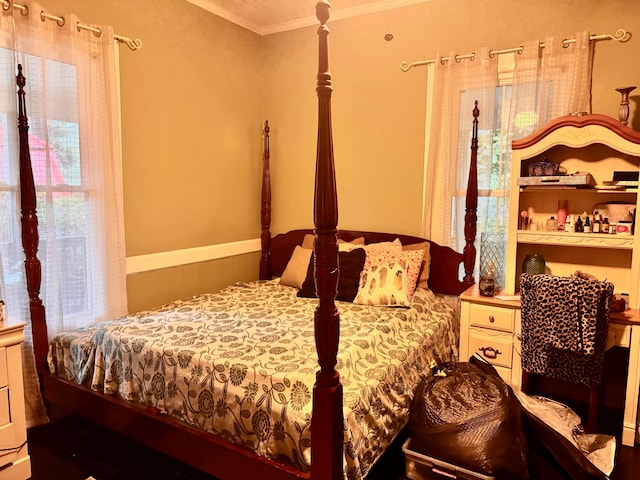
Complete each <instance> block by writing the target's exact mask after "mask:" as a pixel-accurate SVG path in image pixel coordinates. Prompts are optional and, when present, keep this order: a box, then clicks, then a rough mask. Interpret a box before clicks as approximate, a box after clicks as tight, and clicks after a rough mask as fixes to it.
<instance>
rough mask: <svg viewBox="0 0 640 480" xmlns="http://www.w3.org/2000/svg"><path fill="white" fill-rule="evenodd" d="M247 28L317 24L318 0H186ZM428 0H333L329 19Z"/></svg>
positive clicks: (278, 29)
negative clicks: (316, 8) (316, 7)
mask: <svg viewBox="0 0 640 480" xmlns="http://www.w3.org/2000/svg"><path fill="white" fill-rule="evenodd" d="M187 1H188V2H190V3H193V4H194V5H197V6H199V7H201V8H203V9H205V10H207V11H209V12H211V13H214V14H216V15H218V16H220V17H223V18H226V19H227V20H229V21H231V22H233V23H236V24H238V25H240V26H242V27H244V28H246V29H248V30H251V31H253V32H256V33H259V34H260V35H268V34H270V33H276V32H283V31H286V30H293V29H296V28H301V27H307V26H309V25H317V24H318V20H317V19H316V17H315V11H316V10H315V5H316V3H317V0H187ZM426 1H429V0H333V1H331V2H330V3H331V19H333V20H337V19H340V18H347V17H354V16H358V15H365V14H367V13H373V12H380V11H383V10H389V9H394V8H397V7H401V6H405V5H412V4H416V3H423V2H426Z"/></svg>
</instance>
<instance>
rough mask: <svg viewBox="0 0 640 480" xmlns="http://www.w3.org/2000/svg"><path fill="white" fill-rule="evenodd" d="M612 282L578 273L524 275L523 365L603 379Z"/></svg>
mask: <svg viewBox="0 0 640 480" xmlns="http://www.w3.org/2000/svg"><path fill="white" fill-rule="evenodd" d="M612 298H613V284H612V283H610V282H607V281H599V280H592V279H588V278H585V277H583V276H580V275H572V276H568V277H559V276H554V275H547V274H541V275H530V274H527V273H523V274H522V275H521V277H520V302H521V313H522V370H523V371H524V372H528V373H535V374H538V375H544V376H546V377H551V378H556V379H559V380H564V381H568V382H574V383H581V384H584V385H587V386H589V387H593V386H596V385H599V384H600V383H601V381H602V375H603V370H604V352H605V346H606V340H607V332H608V328H609V311H610V308H611V300H612Z"/></svg>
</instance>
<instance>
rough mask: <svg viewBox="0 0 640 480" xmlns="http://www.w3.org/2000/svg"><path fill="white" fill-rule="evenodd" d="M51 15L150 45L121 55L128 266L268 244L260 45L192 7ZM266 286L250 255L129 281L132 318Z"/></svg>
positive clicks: (176, 4) (76, 7) (66, 1)
mask: <svg viewBox="0 0 640 480" xmlns="http://www.w3.org/2000/svg"><path fill="white" fill-rule="evenodd" d="M41 5H42V6H43V7H44V8H45V9H46V11H47V12H48V13H52V14H55V15H64V14H65V13H67V12H73V13H74V14H76V15H77V16H78V17H79V19H80V20H81V21H82V22H84V23H87V24H106V25H112V26H113V27H114V31H115V33H117V34H121V35H125V36H129V37H132V38H140V39H141V40H142V42H143V47H142V49H140V50H138V51H136V52H133V51H131V50H129V49H128V48H127V47H125V46H122V45H121V46H120V47H119V55H120V80H121V96H122V136H123V175H124V215H125V231H126V247H127V256H129V257H130V256H136V255H143V254H152V253H156V252H164V251H172V250H177V249H187V248H191V247H200V246H207V245H215V244H220V243H226V242H234V241H240V240H248V239H255V238H257V237H259V236H260V213H259V205H260V189H261V183H260V182H261V173H262V125H263V122H264V120H263V114H262V112H263V106H262V98H263V95H262V90H261V72H262V64H261V62H262V55H261V50H262V47H261V45H262V43H263V40H262V38H261V37H260V36H259V35H257V34H255V33H253V32H249V31H247V30H245V29H243V28H241V27H239V26H237V25H234V24H232V23H230V22H228V21H226V20H223V19H221V18H219V17H216V16H214V15H211V14H209V13H208V12H206V11H204V10H202V9H201V8H199V7H196V6H194V5H192V4H191V3H188V2H186V1H177V0H135V1H130V0H42V2H41ZM244 257H247V258H252V259H255V262H251V264H250V265H248V262H247V260H246V258H244ZM189 273H192V274H193V275H192V276H190V277H189V275H188V274H189ZM257 275H258V261H257V257H256V256H255V255H254V254H251V255H247V256H238V257H232V258H231V259H225V260H219V261H212V262H206V263H202V264H197V265H190V266H186V267H182V268H170V269H166V270H159V271H151V272H145V273H143V274H139V275H134V276H129V278H128V282H127V284H128V295H129V310H130V311H136V310H139V309H141V308H148V307H151V306H155V305H158V304H161V303H164V302H166V301H169V300H171V299H173V298H174V295H175V292H178V293H179V295H190V294H195V293H199V292H202V291H211V290H217V289H219V288H221V287H222V286H224V285H225V283H226V284H228V283H230V282H232V281H236V280H250V279H255V278H257ZM188 277H189V280H187V278H188ZM172 291H173V292H174V293H172Z"/></svg>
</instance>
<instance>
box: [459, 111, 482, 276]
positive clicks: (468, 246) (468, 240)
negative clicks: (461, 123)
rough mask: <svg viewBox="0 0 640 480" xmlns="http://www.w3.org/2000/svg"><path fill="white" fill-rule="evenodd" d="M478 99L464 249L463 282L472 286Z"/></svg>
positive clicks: (476, 194) (474, 121) (476, 192)
mask: <svg viewBox="0 0 640 480" xmlns="http://www.w3.org/2000/svg"><path fill="white" fill-rule="evenodd" d="M478 115H480V110H478V101H477V100H476V102H475V105H474V107H473V135H472V136H471V161H470V165H469V180H468V182H467V198H466V205H465V214H464V240H465V245H464V249H463V250H462V255H463V262H464V278H463V279H462V282H463V283H464V284H465V285H467V286H468V287H470V286H471V285H473V283H474V280H473V269H474V266H475V261H476V247H475V245H474V242H475V239H476V230H477V227H476V221H477V219H478V217H477V213H476V212H477V210H478Z"/></svg>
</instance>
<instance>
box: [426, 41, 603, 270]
mask: <svg viewBox="0 0 640 480" xmlns="http://www.w3.org/2000/svg"><path fill="white" fill-rule="evenodd" d="M565 38H566V37H565ZM543 45H544V48H542V47H541V43H540V41H539V40H536V41H532V42H528V43H527V44H525V45H524V47H523V48H522V50H521V52H519V53H515V54H514V53H510V54H501V55H490V52H489V51H488V49H486V48H483V49H482V50H481V51H480V53H479V54H475V55H474V57H473V58H472V59H469V58H459V57H456V54H455V52H451V53H450V54H449V60H448V61H445V62H443V61H441V60H440V59H438V61H436V62H435V68H434V76H433V95H430V96H429V99H431V102H432V110H433V111H432V115H431V121H430V122H428V129H429V131H428V132H427V133H426V135H427V137H428V141H427V143H428V145H429V148H428V150H427V151H428V154H427V159H426V168H425V203H426V204H425V208H424V218H423V234H424V235H426V236H427V238H431V239H432V240H435V241H436V242H439V243H441V244H443V245H448V246H450V247H452V248H454V249H456V250H458V251H461V250H462V248H463V247H464V230H463V227H464V208H465V205H464V194H465V188H466V183H467V173H468V160H469V157H470V153H469V152H470V130H471V110H472V108H473V102H474V101H475V100H478V103H479V109H480V117H479V152H478V189H479V199H478V224H477V226H478V234H477V237H476V238H478V239H479V238H480V234H481V232H503V233H506V229H507V228H508V226H507V225H504V224H503V223H502V219H504V218H506V212H507V209H508V201H509V190H508V186H509V176H510V163H511V141H512V140H513V139H516V138H521V137H523V136H526V135H528V134H530V133H531V132H532V131H533V130H534V129H536V128H538V127H540V126H542V125H543V124H544V123H546V122H548V121H549V120H552V119H553V118H555V117H558V116H561V115H566V114H568V113H572V112H590V111H591V108H590V104H591V71H592V57H593V42H591V41H590V40H589V33H588V32H580V33H578V34H577V35H576V36H575V42H570V43H567V42H565V41H563V40H562V39H560V38H555V37H549V38H545V39H544V42H543ZM505 65H507V67H506V68H505ZM429 99H428V100H429ZM478 246H479V241H477V242H476V247H478ZM476 264H477V262H476Z"/></svg>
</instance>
